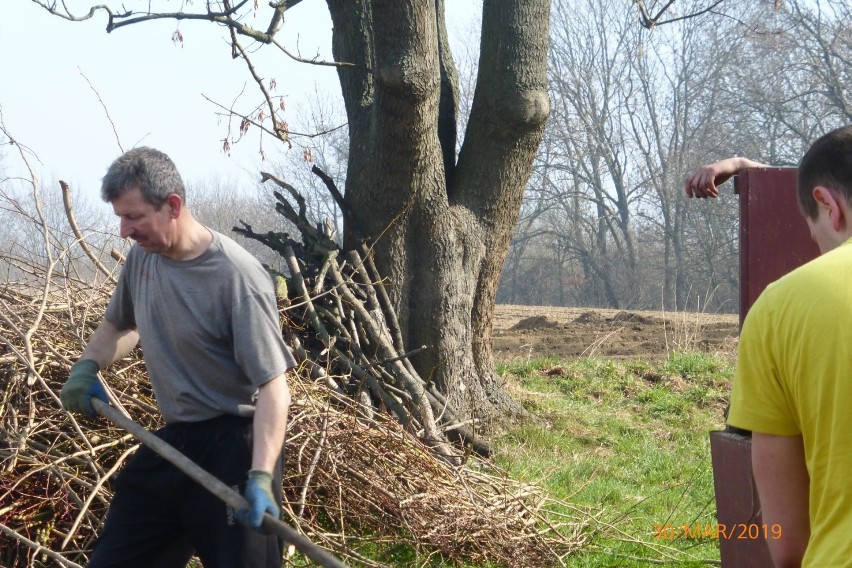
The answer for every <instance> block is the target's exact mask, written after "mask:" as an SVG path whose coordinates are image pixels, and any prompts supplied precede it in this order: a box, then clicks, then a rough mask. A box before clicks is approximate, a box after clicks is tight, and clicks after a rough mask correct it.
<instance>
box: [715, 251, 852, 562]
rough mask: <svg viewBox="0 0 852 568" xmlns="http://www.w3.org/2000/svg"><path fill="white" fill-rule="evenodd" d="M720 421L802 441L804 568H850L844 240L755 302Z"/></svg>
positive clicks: (851, 454)
mask: <svg viewBox="0 0 852 568" xmlns="http://www.w3.org/2000/svg"><path fill="white" fill-rule="evenodd" d="M728 424H730V425H731V426H735V427H738V428H743V429H746V430H751V431H753V432H762V433H765V434H775V435H782V436H796V435H799V434H801V435H802V439H803V442H804V449H805V461H806V463H807V468H808V473H809V474H810V523H811V537H810V541H809V542H808V548H807V551H806V553H805V558H804V562H803V566H819V567H824V566H826V567H827V566H852V239H850V240H848V241H846V242H845V243H844V244H843V245H841V246H840V247H838V248H836V249H834V250H833V251H830V252H828V253H826V254H824V255H822V256H820V257H819V258H817V259H815V260H813V261H811V262H809V263H807V264H805V265H804V266H802V267H800V268H798V269H796V270H794V271H793V272H791V273H789V274H787V275H786V276H784V277H783V278H781V279H779V280H778V281H776V282H774V283H773V284H771V285H770V286H768V287H767V288H766V290H765V291H764V292H763V293H762V294H761V295H760V297H759V298H758V300H757V301H756V302H755V303H754V305H753V306H752V308H751V310H750V311H749V313H748V315H747V316H746V320H745V322H744V324H743V329H742V333H741V335H740V346H739V357H738V362H737V372H736V376H735V379H734V387H733V393H732V395H731V409H730V413H729V416H728ZM782 530H783V527H782Z"/></svg>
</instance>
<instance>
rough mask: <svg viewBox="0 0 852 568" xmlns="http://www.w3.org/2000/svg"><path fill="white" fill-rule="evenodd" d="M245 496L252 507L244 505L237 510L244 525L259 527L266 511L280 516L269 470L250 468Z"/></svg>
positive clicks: (274, 515) (238, 517) (276, 516)
mask: <svg viewBox="0 0 852 568" xmlns="http://www.w3.org/2000/svg"><path fill="white" fill-rule="evenodd" d="M243 496H244V497H245V498H246V500H247V501H248V502H249V506H250V507H251V508H250V509H249V508H246V507H243V508H241V509H239V510H238V511H237V519H238V520H239V521H240V522H241V523H243V524H244V525H248V526H250V527H251V528H254V529H259V528H260V525H261V523H262V522H263V514H264V513H269V514H270V515H272V516H273V517H275V518H276V519H277V518H278V515H279V514H280V512H279V509H278V504H277V503H276V502H275V497H274V496H273V495H272V474H270V473H269V472H266V471H262V470H259V469H252V470H250V471H249V472H248V483H246V490H245V492H244V493H243Z"/></svg>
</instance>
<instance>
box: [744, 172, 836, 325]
mask: <svg viewBox="0 0 852 568" xmlns="http://www.w3.org/2000/svg"><path fill="white" fill-rule="evenodd" d="M797 174H798V169H797V168H755V169H749V170H745V171H744V172H742V173H741V174H740V175H738V176H736V177H735V178H734V192H735V193H738V194H739V196H740V325H742V322H743V320H744V319H745V316H746V313H748V310H749V308H751V305H752V304H754V302H755V300H757V297H758V296H760V293H761V292H763V290H764V288H766V286H767V285H769V284H770V283H771V282H774V281H775V280H777V279H778V278H780V277H781V276H783V275H785V274H787V273H788V272H790V271H791V270H793V269H794V268H797V267H799V266H801V265H803V264H804V263H806V262H808V261H809V260H812V259H814V258H816V257H817V256H819V248H818V247H817V246H816V244H815V243H814V242H813V241H812V240H811V234H810V231H809V230H808V225H807V224H806V223H805V220H804V219H803V218H802V214H801V213H800V212H799V203H798V201H797V199H796V176H797Z"/></svg>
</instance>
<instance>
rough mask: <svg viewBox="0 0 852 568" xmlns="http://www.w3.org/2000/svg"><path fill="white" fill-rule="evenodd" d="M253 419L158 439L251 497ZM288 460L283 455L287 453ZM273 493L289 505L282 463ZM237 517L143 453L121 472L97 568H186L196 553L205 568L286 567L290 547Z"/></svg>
mask: <svg viewBox="0 0 852 568" xmlns="http://www.w3.org/2000/svg"><path fill="white" fill-rule="evenodd" d="M251 427H252V420H251V419H250V418H241V417H238V416H230V415H225V416H219V417H217V418H213V419H210V420H204V421H201V422H193V423H180V424H172V425H167V426H165V427H164V428H162V429H160V430H158V431H157V436H159V437H160V438H162V439H163V440H164V441H166V442H167V443H169V444H171V445H172V446H174V447H175V448H176V449H177V450H179V451H180V452H181V453H183V454H184V455H185V456H186V457H188V458H189V459H191V460H192V461H194V462H195V463H197V464H198V465H199V466H201V467H202V468H203V469H205V470H207V471H208V472H210V473H211V474H212V475H214V476H216V477H217V478H219V479H220V480H221V481H222V482H224V483H225V484H226V485H228V486H229V487H231V488H233V489H235V490H237V491H239V492H240V494H242V493H243V490H244V489H245V483H246V474H247V472H248V470H249V469H250V468H251V453H252V451H251V450H252V444H251V440H252V434H251ZM282 454H283V452H282ZM282 460H283V455H282V458H280V459H279V460H278V464H277V466H276V468H275V471H273V483H272V487H273V492H274V493H275V497H276V499H277V500H278V502H279V503H280V502H281V463H282ZM234 513H235V511H234V510H233V509H232V508H231V507H230V506H228V505H226V504H225V503H224V502H223V501H221V500H220V499H219V498H218V497H216V496H214V495H213V494H212V493H210V492H208V491H207V490H206V489H204V488H203V487H201V486H200V485H198V484H197V483H196V482H195V481H193V480H192V479H190V478H189V477H187V476H186V475H185V474H184V473H182V472H181V471H179V470H178V469H177V468H175V467H174V466H173V465H172V464H170V463H169V462H167V461H166V460H164V459H163V458H161V457H159V456H158V455H157V454H155V453H154V452H153V451H152V450H150V449H148V448H147V447H141V448H139V450H138V451H137V452H136V454H135V455H134V456H133V457H132V458H131V459H130V461H129V462H128V463H127V465H126V466H125V468H124V469H123V470H122V471H121V472H120V473H119V475H118V478H117V479H116V483H115V497H114V499H113V500H112V502H111V503H110V508H109V512H108V513H107V517H106V522H105V523H104V527H103V530H102V531H101V534H100V538H99V539H98V541H97V544H96V545H95V551H94V553H93V555H92V558H91V560H90V562H89V568H108V567H115V568H119V567H120V568H178V567H184V566H186V564H187V563H188V562H189V559H190V558H191V557H192V555H193V554H196V555H197V556H198V557H199V558H200V559H201V563H202V564H203V565H204V568H280V567H281V560H282V555H283V546H284V543H283V541H282V540H280V539H279V538H278V537H276V536H274V535H267V534H262V533H260V532H258V531H256V530H254V529H251V528H248V527H246V526H244V525H242V524H241V523H239V522H238V521H237V520H236V517H235V515H234Z"/></svg>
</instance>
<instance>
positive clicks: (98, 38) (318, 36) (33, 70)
mask: <svg viewBox="0 0 852 568" xmlns="http://www.w3.org/2000/svg"><path fill="white" fill-rule="evenodd" d="M67 3H68V4H69V5H73V6H76V7H78V8H77V9H78V10H79V11H80V13H84V12H85V11H86V9H85V8H84V7H88V6H90V5H93V4H95V3H98V2H95V1H94V0H93V1H91V2H89V1H83V0H75V1H73V2H67ZM106 3H110V2H106ZM126 4H127V5H128V6H132V7H135V6H136V5H137V4H138V2H133V1H130V2H126ZM262 4H265V3H262ZM447 4H448V7H447V11H448V15H449V17H448V22H449V24H448V27H449V29H450V33H451V34H454V33H456V34H458V33H463V32H462V30H464V29H469V27H470V21H471V19H474V18H477V17H478V13H479V12H480V11H481V0H449V1H448V2H447ZM2 15H3V17H2V18H0V53H2V54H3V55H2V57H0V110H2V119H3V122H4V124H5V126H6V129H7V130H8V131H9V133H10V134H11V135H12V136H13V137H15V139H16V140H17V141H18V142H20V143H21V144H24V145H26V146H28V147H29V148H31V149H32V151H33V152H34V153H35V155H36V156H37V158H38V161H37V160H36V159H35V158H33V165H34V166H36V167H37V168H38V173H39V175H40V176H41V181H42V184H44V185H46V186H48V187H50V186H51V184H53V183H55V182H56V181H57V180H59V179H63V180H66V181H68V182H69V183H71V185H72V187H74V188H76V189H78V190H79V191H80V192H81V193H82V195H84V196H86V197H87V198H91V200H93V201H99V199H98V198H97V195H98V191H99V187H100V178H101V177H102V176H103V173H104V171H105V170H106V168H107V167H108V166H109V164H110V162H111V161H112V160H113V159H115V158H116V157H117V156H118V155H119V154H120V153H121V149H120V146H119V143H120V145H121V147H123V148H124V150H127V149H129V148H132V147H133V146H139V145H147V146H154V147H156V148H159V149H161V150H163V151H165V152H166V153H167V154H169V155H170V156H171V157H172V159H173V160H174V161H175V163H176V164H177V166H178V168H179V169H180V170H181V173H182V174H183V177H184V179H185V180H186V181H190V182H193V181H203V180H204V179H205V178H208V177H209V176H210V175H217V176H218V177H221V178H225V179H234V180H238V181H239V180H253V179H255V178H256V177H257V176H256V172H257V170H258V168H259V167H260V166H261V162H260V159H259V154H258V144H257V141H256V139H252V140H249V141H246V142H243V143H242V144H240V145H238V146H236V147H235V148H233V149H232V151H231V155H230V156H228V155H226V154H225V153H223V152H222V139H223V138H224V137H225V135H226V126H227V124H226V119H224V118H220V117H219V115H220V114H221V113H222V110H221V109H220V108H218V107H217V106H216V105H215V104H213V103H211V102H209V101H208V100H207V99H211V100H213V101H216V102H218V103H220V104H222V105H225V106H229V105H230V104H231V103H232V102H233V101H234V100H236V99H238V98H239V97H241V98H240V100H242V101H246V102H254V101H256V100H257V90H256V87H255V86H254V84H253V83H249V82H248V81H249V76H248V73H247V71H246V66H245V63H244V62H242V61H238V60H236V61H235V60H232V59H231V57H230V47H229V45H228V44H227V42H226V41H225V39H223V33H222V31H221V29H217V28H214V27H213V26H211V25H210V24H209V23H195V22H188V21H184V22H181V23H180V31H181V33H182V35H183V38H184V41H183V44H182V45H180V44H177V45H176V44H175V43H173V42H172V39H171V38H172V34H173V33H174V31H175V29H177V27H178V24H177V23H176V22H174V21H164V22H150V23H142V24H138V25H132V26H128V27H125V28H121V29H118V30H115V31H114V32H112V33H111V34H107V33H106V31H105V27H106V15H105V14H102V13H101V14H98V15H97V16H96V17H94V18H93V19H91V20H89V21H87V22H82V23H79V22H69V21H66V20H62V19H60V18H57V17H55V16H51V15H50V14H48V13H47V12H46V11H45V10H44V9H43V8H41V7H39V6H38V5H36V4H35V3H33V2H31V1H30V0H3V13H2ZM249 23H251V24H254V25H256V26H258V27H261V28H265V23H266V22H265V20H262V19H259V20H258V21H257V22H249ZM279 39H283V42H284V44H285V45H286V46H287V47H288V49H289V50H291V51H293V52H299V53H301V54H302V55H303V56H305V57H313V56H315V55H319V57H320V58H327V59H330V58H331V20H330V18H329V16H328V9H327V7H326V4H325V2H324V1H323V0H304V1H303V2H302V3H301V4H299V5H297V6H296V7H295V8H293V9H292V10H290V11H288V12H287V19H286V23H285V26H284V28H283V30H282V32H281V33H280V34H279ZM273 49H274V48H272V49H270V48H269V47H266V48H264V49H263V50H261V52H259V53H257V54H256V58H257V63H258V64H259V65H260V66H261V74H262V75H263V76H264V77H274V78H275V80H276V83H277V92H276V94H278V95H283V96H285V97H286V102H287V108H288V113H293V112H295V111H294V109H296V108H298V106H299V104H300V103H301V104H304V101H305V97H307V96H313V93H314V92H315V91H316V90H317V89H319V90H320V91H322V92H329V93H333V94H334V95H335V96H339V86H338V84H337V82H336V72H335V71H334V70H333V69H332V68H328V67H317V66H311V65H305V64H300V63H296V62H294V61H292V60H290V59H288V58H287V57H286V56H284V55H283V54H281V53H280V52H276V53H273ZM241 92H242V95H241ZM205 97H206V98H205ZM105 108H106V110H105ZM243 108H245V105H244V106H243ZM107 111H108V112H109V116H107ZM291 117H292V114H288V120H292V118H291ZM236 126H237V124H236V123H235V124H234V127H235V128H236ZM266 150H267V157H273V156H274V152H273V151H272V145H271V144H269V145H267V146H266ZM0 152H2V154H0V156H3V157H2V159H3V166H4V167H5V170H6V173H7V174H8V173H10V172H9V169H10V168H14V171H15V172H18V171H19V170H18V169H17V168H18V167H19V164H20V160H19V159H18V157H17V155H15V154H13V153H12V151H11V149H10V148H9V147H4V148H3V150H0Z"/></svg>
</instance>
